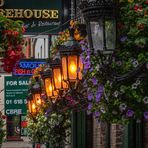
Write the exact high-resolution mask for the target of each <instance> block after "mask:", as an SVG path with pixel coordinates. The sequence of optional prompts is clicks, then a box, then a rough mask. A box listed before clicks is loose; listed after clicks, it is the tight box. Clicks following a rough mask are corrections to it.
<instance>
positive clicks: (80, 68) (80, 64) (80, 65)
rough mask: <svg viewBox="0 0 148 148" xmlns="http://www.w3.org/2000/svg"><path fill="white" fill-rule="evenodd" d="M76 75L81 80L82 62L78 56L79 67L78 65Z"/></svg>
mask: <svg viewBox="0 0 148 148" xmlns="http://www.w3.org/2000/svg"><path fill="white" fill-rule="evenodd" d="M78 69H79V70H78V76H79V80H82V70H83V63H82V61H81V58H80V56H79V67H78Z"/></svg>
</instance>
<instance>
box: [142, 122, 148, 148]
mask: <svg viewBox="0 0 148 148" xmlns="http://www.w3.org/2000/svg"><path fill="white" fill-rule="evenodd" d="M143 148H148V120H146V119H145V120H144V121H143Z"/></svg>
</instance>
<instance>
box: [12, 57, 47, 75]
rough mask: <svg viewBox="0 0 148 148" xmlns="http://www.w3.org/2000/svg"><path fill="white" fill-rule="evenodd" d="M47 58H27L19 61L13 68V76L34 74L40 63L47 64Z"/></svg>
mask: <svg viewBox="0 0 148 148" xmlns="http://www.w3.org/2000/svg"><path fill="white" fill-rule="evenodd" d="M45 63H46V62H45V60H44V59H43V60H41V59H36V60H35V59H34V60H32V59H25V60H20V61H19V62H17V63H16V64H15V66H14V68H13V72H12V73H13V76H32V75H33V74H34V70H35V68H37V67H39V65H40V64H45Z"/></svg>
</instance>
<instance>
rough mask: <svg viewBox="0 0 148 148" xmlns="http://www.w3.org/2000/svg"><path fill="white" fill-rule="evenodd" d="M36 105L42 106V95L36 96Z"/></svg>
mask: <svg viewBox="0 0 148 148" xmlns="http://www.w3.org/2000/svg"><path fill="white" fill-rule="evenodd" d="M34 97H35V102H36V105H41V103H42V101H41V95H40V94H34Z"/></svg>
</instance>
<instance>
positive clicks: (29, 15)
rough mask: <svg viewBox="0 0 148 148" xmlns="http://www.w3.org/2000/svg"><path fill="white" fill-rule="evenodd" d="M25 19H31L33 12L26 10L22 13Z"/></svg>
mask: <svg viewBox="0 0 148 148" xmlns="http://www.w3.org/2000/svg"><path fill="white" fill-rule="evenodd" d="M24 16H25V18H31V17H32V16H33V12H32V11H31V10H30V9H26V10H25V11H24Z"/></svg>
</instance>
